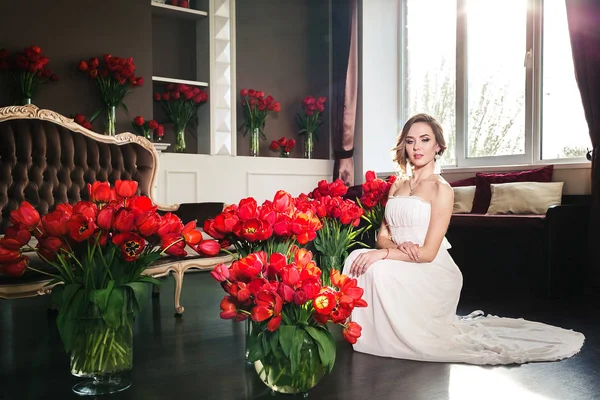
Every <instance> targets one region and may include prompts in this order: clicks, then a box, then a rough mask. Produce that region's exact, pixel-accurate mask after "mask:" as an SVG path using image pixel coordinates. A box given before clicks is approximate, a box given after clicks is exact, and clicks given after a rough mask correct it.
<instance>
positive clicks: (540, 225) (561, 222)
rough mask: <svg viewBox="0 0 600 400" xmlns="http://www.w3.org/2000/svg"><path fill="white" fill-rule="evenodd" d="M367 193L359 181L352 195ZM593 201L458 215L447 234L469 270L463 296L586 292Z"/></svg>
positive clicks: (569, 198)
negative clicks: (524, 211) (526, 211)
mask: <svg viewBox="0 0 600 400" xmlns="http://www.w3.org/2000/svg"><path fill="white" fill-rule="evenodd" d="M361 195H362V187H361V186H360V185H356V186H353V187H351V188H349V190H348V193H347V195H346V197H347V198H351V199H355V198H357V197H360V196H361ZM589 204H590V196H586V195H563V196H562V201H561V205H559V206H552V207H550V208H549V209H548V210H547V212H546V213H545V214H536V215H516V214H507V215H487V214H485V212H484V213H467V214H458V213H457V214H453V215H452V217H451V220H450V224H449V227H448V231H447V233H446V238H447V239H448V241H449V242H450V244H451V246H452V248H451V249H450V250H449V252H450V254H451V255H452V257H453V259H454V261H455V262H456V264H457V265H458V267H459V268H460V270H461V272H462V274H463V288H462V292H461V300H491V299H501V298H511V299H515V298H523V299H525V298H531V297H537V298H551V299H557V298H566V297H575V296H578V295H581V294H583V286H584V277H585V268H586V263H587V256H586V254H587V249H586V243H587V231H588V222H589V213H590V208H589ZM363 241H365V242H366V243H367V244H368V245H370V246H374V241H373V238H370V237H364V238H363Z"/></svg>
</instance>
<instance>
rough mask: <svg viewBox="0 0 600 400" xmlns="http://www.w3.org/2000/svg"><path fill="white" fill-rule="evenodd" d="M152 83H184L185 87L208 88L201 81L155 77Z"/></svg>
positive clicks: (205, 83) (206, 84)
mask: <svg viewBox="0 0 600 400" xmlns="http://www.w3.org/2000/svg"><path fill="white" fill-rule="evenodd" d="M152 82H161V83H182V84H184V85H191V86H205V87H207V86H208V83H207V82H200V81H189V80H186V79H175V78H165V77H164V76H153V77H152Z"/></svg>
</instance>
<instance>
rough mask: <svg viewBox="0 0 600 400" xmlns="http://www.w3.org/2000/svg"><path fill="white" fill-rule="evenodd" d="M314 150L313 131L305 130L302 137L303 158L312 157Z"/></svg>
mask: <svg viewBox="0 0 600 400" xmlns="http://www.w3.org/2000/svg"><path fill="white" fill-rule="evenodd" d="M314 150H315V138H314V133H313V132H310V131H307V132H306V136H305V137H304V158H308V159H311V158H313V151H314Z"/></svg>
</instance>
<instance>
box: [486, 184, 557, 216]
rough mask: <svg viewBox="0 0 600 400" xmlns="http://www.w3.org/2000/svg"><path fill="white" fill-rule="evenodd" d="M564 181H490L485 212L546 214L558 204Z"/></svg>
mask: <svg viewBox="0 0 600 400" xmlns="http://www.w3.org/2000/svg"><path fill="white" fill-rule="evenodd" d="M563 185H564V182H511V183H492V184H491V185H490V187H491V191H492V199H491V200H490V207H489V208H488V210H487V214H546V211H548V208H550V207H551V206H559V205H560V203H561V198H562V189H563Z"/></svg>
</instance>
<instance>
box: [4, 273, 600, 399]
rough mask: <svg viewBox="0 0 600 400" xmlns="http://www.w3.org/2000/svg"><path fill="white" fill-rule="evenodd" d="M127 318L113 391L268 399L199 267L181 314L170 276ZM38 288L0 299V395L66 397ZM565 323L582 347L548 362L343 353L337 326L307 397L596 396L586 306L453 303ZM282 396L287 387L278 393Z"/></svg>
mask: <svg viewBox="0 0 600 400" xmlns="http://www.w3.org/2000/svg"><path fill="white" fill-rule="evenodd" d="M161 293H162V294H161V297H160V299H153V300H151V301H149V303H148V307H147V308H146V309H145V310H144V311H143V313H142V314H141V315H140V316H139V318H138V319H137V320H136V326H135V339H134V369H133V371H132V373H131V379H132V386H131V388H130V389H128V390H127V391H125V392H122V393H119V394H115V395H113V396H111V398H114V399H144V400H145V399H188V398H189V399H223V400H228V399H260V398H265V399H271V398H279V397H280V396H271V395H270V394H269V391H268V390H267V388H266V387H265V386H264V385H263V384H262V383H261V382H260V381H259V380H258V378H257V377H256V373H255V371H254V369H253V368H252V367H250V366H247V365H246V364H245V363H244V360H243V349H244V342H243V325H242V324H239V323H233V322H232V321H225V320H221V319H220V318H219V301H220V299H221V298H222V295H223V292H222V290H221V288H220V286H219V285H218V284H217V283H216V282H214V281H213V280H212V279H211V277H210V275H209V274H208V273H205V272H199V273H192V274H187V275H186V276H185V283H184V290H183V295H182V304H183V305H184V306H185V309H186V311H185V314H184V316H183V317H182V318H174V317H173V300H172V294H173V285H172V278H169V279H168V280H165V281H164V283H163V285H162V288H161ZM47 304H48V298H47V297H37V298H30V299H21V300H13V301H0V358H1V368H0V399H11V400H12V399H15V400H16V399H50V398H56V399H67V398H75V397H76V396H75V395H73V394H72V393H71V387H72V385H74V384H75V383H77V382H78V380H77V379H76V378H73V377H71V375H70V372H69V361H68V358H67V355H66V354H65V353H64V352H63V350H62V344H61V342H60V338H59V337H58V333H57V329H56V324H55V321H54V319H53V318H48V316H47V314H46V306H47ZM474 308H479V309H483V310H484V311H485V312H487V313H492V314H496V315H503V316H519V317H524V318H527V319H534V320H538V321H542V322H547V323H552V324H556V325H559V326H563V327H567V328H572V329H576V330H579V331H581V332H583V333H584V334H585V335H586V343H585V345H584V348H583V350H582V352H581V353H580V354H579V355H577V356H575V357H574V358H571V359H568V360H564V361H560V362H552V363H534V364H526V365H522V366H511V367H479V366H470V365H460V364H441V363H424V362H414V361H406V360H397V359H385V358H378V357H373V356H368V355H364V354H360V353H355V352H353V350H352V348H351V346H350V345H349V344H347V343H345V342H343V339H341V338H339V335H338V359H337V361H336V365H335V368H334V370H333V373H332V374H331V375H329V376H327V377H325V378H324V379H323V381H321V383H320V384H319V385H318V386H317V387H316V388H315V389H313V390H312V391H311V393H310V397H309V398H312V399H344V400H352V399H360V400H363V399H401V400H417V399H418V400H446V399H450V400H469V399H477V400H480V399H481V400H492V399H502V400H506V399H510V400H546V399H553V400H563V399H569V400H570V399H573V400H579V399H600V351H599V350H600V343H599V336H600V318H599V317H600V313H599V312H597V311H594V310H592V308H591V307H590V306H589V305H586V304H585V303H584V304H572V305H570V306H568V305H566V304H562V303H555V304H550V303H547V302H541V301H534V302H531V303H527V302H512V303H511V302H508V301H503V302H500V301H496V302H486V303H479V304H463V305H461V307H460V310H459V311H460V313H461V314H467V313H469V312H470V311H472V310H473V309H474ZM281 397H289V396H281Z"/></svg>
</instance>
